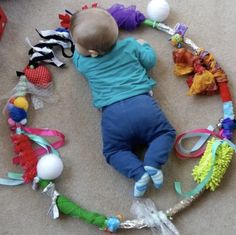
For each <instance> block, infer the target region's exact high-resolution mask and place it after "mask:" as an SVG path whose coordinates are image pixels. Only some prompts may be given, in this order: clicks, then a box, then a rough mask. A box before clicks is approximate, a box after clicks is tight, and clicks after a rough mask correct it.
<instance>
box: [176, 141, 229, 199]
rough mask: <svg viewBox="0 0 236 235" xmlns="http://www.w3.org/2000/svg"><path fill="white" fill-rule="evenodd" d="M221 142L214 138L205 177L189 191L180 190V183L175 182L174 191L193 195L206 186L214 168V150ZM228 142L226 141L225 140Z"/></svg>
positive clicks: (182, 194) (187, 195)
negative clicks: (210, 158) (210, 160)
mask: <svg viewBox="0 0 236 235" xmlns="http://www.w3.org/2000/svg"><path fill="white" fill-rule="evenodd" d="M222 143H223V141H219V140H216V141H215V143H214V144H213V146H212V163H211V169H210V170H209V172H208V174H207V176H206V177H205V179H204V180H203V181H202V182H201V183H200V184H198V185H197V186H196V187H195V188H194V189H193V190H191V191H189V192H182V189H181V183H180V182H175V183H174V186H175V191H176V192H177V193H178V194H179V195H181V196H184V197H192V196H195V195H197V194H199V193H200V192H201V191H202V190H203V189H204V188H205V186H206V184H207V183H208V182H209V181H210V179H211V176H212V173H213V169H214V165H215V160H216V151H217V149H218V147H219V146H220V145H221V144H222ZM227 143H228V141H227Z"/></svg>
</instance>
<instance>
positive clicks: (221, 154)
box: [192, 138, 234, 191]
mask: <svg viewBox="0 0 236 235" xmlns="http://www.w3.org/2000/svg"><path fill="white" fill-rule="evenodd" d="M214 142H215V139H214V138H212V139H211V140H209V141H208V143H207V147H206V150H205V153H204V155H203V156H202V158H201V160H200V162H199V164H198V165H197V166H195V167H194V169H193V172H192V175H193V177H194V180H195V181H196V182H197V183H201V182H202V181H203V180H204V179H205V177H206V176H207V174H208V172H209V171H210V169H211V166H212V145H213V144H214ZM233 153H234V149H233V148H232V147H230V146H229V144H228V143H227V142H224V143H222V144H221V145H220V146H219V147H218V149H217V151H216V160H215V165H214V168H213V173H212V176H211V179H210V181H209V182H208V183H207V184H206V189H209V190H211V191H215V189H216V188H217V187H218V186H219V185H220V182H221V179H222V178H223V176H224V174H225V172H226V170H227V168H228V166H229V164H230V161H231V159H232V156H233Z"/></svg>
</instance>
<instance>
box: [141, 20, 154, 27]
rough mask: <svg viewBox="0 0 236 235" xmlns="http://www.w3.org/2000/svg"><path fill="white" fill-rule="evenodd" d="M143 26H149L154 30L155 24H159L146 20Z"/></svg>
mask: <svg viewBox="0 0 236 235" xmlns="http://www.w3.org/2000/svg"><path fill="white" fill-rule="evenodd" d="M142 24H143V25H146V26H148V27H151V28H153V25H154V24H158V22H156V21H153V20H150V19H146V20H144V21H143V23H142Z"/></svg>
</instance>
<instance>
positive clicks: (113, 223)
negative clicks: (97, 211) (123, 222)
mask: <svg viewBox="0 0 236 235" xmlns="http://www.w3.org/2000/svg"><path fill="white" fill-rule="evenodd" d="M106 224H107V229H108V230H109V231H110V232H112V233H114V232H115V231H116V230H117V229H118V228H119V227H120V220H119V219H118V218H117V217H109V218H108V220H107V222H106Z"/></svg>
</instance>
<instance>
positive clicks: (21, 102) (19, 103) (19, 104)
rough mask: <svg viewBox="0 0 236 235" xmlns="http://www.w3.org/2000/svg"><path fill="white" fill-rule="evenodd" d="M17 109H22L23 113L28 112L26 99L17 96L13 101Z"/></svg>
mask: <svg viewBox="0 0 236 235" xmlns="http://www.w3.org/2000/svg"><path fill="white" fill-rule="evenodd" d="M13 104H14V105H15V106H16V107H17V108H22V109H24V110H25V111H27V110H28V108H29V103H28V101H27V99H26V98H25V97H23V96H19V97H17V98H16V99H15V100H14V103H13Z"/></svg>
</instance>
